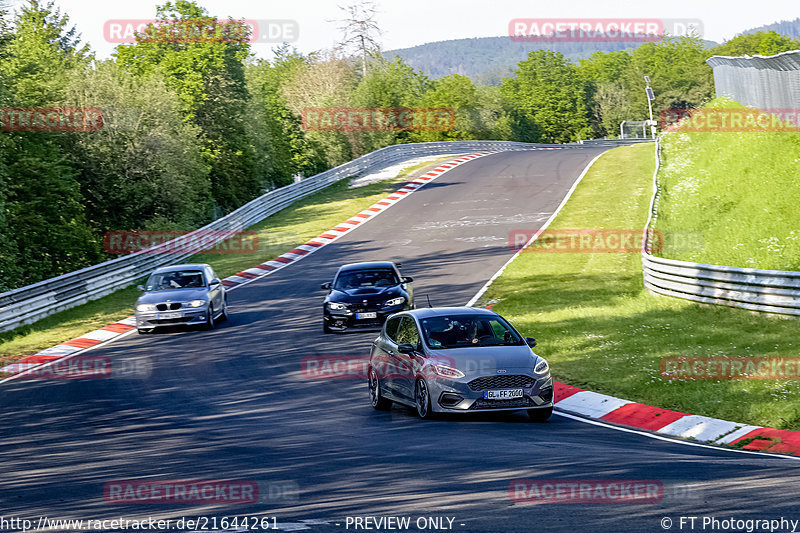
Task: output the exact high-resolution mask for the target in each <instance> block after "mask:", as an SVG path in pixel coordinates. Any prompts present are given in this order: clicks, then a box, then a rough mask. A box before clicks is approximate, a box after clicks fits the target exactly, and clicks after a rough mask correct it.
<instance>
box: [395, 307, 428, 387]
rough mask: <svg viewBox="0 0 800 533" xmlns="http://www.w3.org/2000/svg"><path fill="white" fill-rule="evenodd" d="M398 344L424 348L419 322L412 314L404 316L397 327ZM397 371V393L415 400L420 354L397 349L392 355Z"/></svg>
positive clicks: (418, 348)
mask: <svg viewBox="0 0 800 533" xmlns="http://www.w3.org/2000/svg"><path fill="white" fill-rule="evenodd" d="M397 344H410V345H412V346H413V347H414V349H415V350H416V351H417V352H418V353H419V352H420V351H421V349H422V343H421V341H420V336H419V329H417V323H416V322H415V321H414V319H413V318H412V317H410V316H404V317H403V319H402V320H401V321H400V326H399V327H398V328H397ZM391 357H392V359H393V366H394V367H395V369H396V370H395V371H394V373H393V375H392V386H393V388H394V390H395V391H396V394H397V395H398V396H400V397H401V398H402V399H404V400H408V401H410V402H413V401H414V384H415V381H416V375H417V373H416V366H417V361H418V359H419V357H420V356H419V355H412V354H405V353H400V352H399V351H397V350H395V353H394V354H392V355H391Z"/></svg>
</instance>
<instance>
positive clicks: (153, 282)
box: [144, 270, 205, 291]
mask: <svg viewBox="0 0 800 533" xmlns="http://www.w3.org/2000/svg"><path fill="white" fill-rule="evenodd" d="M204 286H205V283H204V282H203V273H202V272H201V271H200V270H176V271H173V272H157V273H154V274H152V275H151V276H150V279H148V280H147V284H146V285H145V287H144V288H145V290H146V291H169V290H174V289H196V288H199V287H204Z"/></svg>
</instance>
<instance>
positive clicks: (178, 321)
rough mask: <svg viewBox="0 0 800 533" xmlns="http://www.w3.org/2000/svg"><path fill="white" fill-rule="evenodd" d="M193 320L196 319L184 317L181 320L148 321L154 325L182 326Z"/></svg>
mask: <svg viewBox="0 0 800 533" xmlns="http://www.w3.org/2000/svg"><path fill="white" fill-rule="evenodd" d="M193 319H194V317H191V316H182V317H180V318H161V319H157V320H148V322H152V323H153V324H181V323H183V322H189V321H190V320H193Z"/></svg>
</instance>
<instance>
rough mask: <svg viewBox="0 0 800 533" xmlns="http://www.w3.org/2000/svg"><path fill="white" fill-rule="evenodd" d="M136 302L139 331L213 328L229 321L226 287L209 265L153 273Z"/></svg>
mask: <svg viewBox="0 0 800 533" xmlns="http://www.w3.org/2000/svg"><path fill="white" fill-rule="evenodd" d="M139 290H142V291H144V294H142V295H141V296H139V299H138V300H136V307H135V314H136V329H137V330H138V332H139V333H149V332H150V331H152V330H153V329H155V328H156V327H159V326H176V325H195V324H198V325H202V326H204V327H205V328H206V329H213V328H214V326H215V324H216V322H217V321H218V320H219V321H223V320H227V319H228V298H227V295H226V294H225V287H224V286H223V285H222V282H221V281H220V279H219V278H218V277H217V275H216V274H215V273H214V270H213V269H212V268H211V266H209V265H207V264H205V263H191V264H185V265H173V266H168V267H161V268H158V269H156V270H155V271H153V273H152V274H150V277H149V278H148V279H147V283H145V285H144V286H142V285H139Z"/></svg>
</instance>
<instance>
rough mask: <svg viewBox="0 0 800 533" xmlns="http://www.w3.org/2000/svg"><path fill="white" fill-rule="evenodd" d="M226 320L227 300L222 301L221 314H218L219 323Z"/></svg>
mask: <svg viewBox="0 0 800 533" xmlns="http://www.w3.org/2000/svg"><path fill="white" fill-rule="evenodd" d="M227 320H228V299H227V298H225V299H224V300H223V301H222V312H221V313H220V314H219V321H220V322H227Z"/></svg>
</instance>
